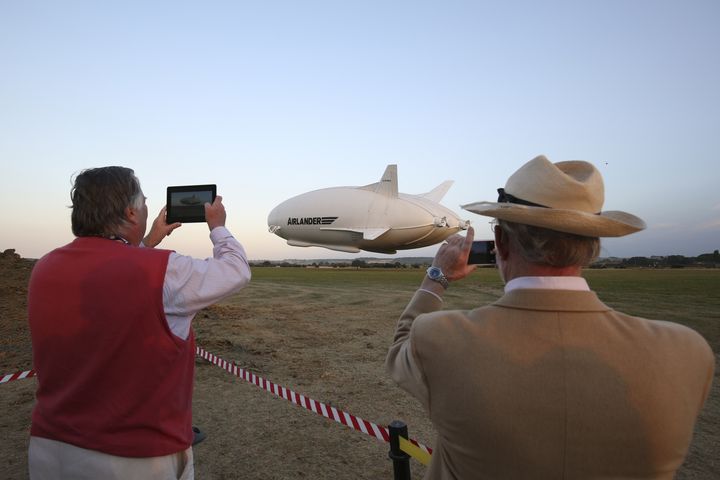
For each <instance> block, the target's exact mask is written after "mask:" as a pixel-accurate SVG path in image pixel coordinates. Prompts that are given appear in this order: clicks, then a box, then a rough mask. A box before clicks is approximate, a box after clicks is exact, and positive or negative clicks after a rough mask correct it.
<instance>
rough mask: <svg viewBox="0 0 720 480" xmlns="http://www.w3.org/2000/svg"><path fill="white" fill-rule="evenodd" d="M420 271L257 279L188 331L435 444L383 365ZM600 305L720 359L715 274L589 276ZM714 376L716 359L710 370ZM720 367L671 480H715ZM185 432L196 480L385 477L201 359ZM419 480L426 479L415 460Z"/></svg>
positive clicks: (468, 282)
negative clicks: (201, 437) (693, 337)
mask: <svg viewBox="0 0 720 480" xmlns="http://www.w3.org/2000/svg"><path fill="white" fill-rule="evenodd" d="M30 268H31V264H30V263H29V262H26V261H12V262H7V263H3V262H0V305H1V306H2V310H3V315H2V316H0V373H2V372H15V371H20V370H25V369H27V368H30V366H31V361H32V358H31V347H30V338H29V332H28V331H27V316H26V303H25V298H26V293H27V290H26V286H27V279H28V276H29V272H30ZM423 275H424V270H422V269H384V268H383V269H351V268H347V269H325V268H275V267H255V268H253V279H252V282H251V283H250V285H249V286H248V287H247V288H245V289H243V290H242V291H241V292H239V293H238V294H236V295H233V296H231V297H229V298H227V299H225V300H224V301H222V302H221V303H220V304H218V305H214V306H211V307H209V308H207V309H205V310H204V311H202V312H200V313H199V314H198V315H197V317H196V319H195V321H194V329H195V332H196V337H197V343H198V345H200V346H202V347H204V348H205V349H207V350H208V351H210V352H212V353H215V354H217V355H219V356H220V357H222V358H223V359H225V360H228V361H231V362H235V363H236V364H238V365H239V366H241V367H243V368H245V369H247V370H249V371H251V372H253V373H255V374H258V375H260V376H262V377H264V378H266V379H268V380H271V381H273V382H276V383H278V384H280V385H282V386H285V387H287V388H291V389H293V390H295V391H297V392H299V393H302V394H305V395H307V396H308V397H310V398H313V399H316V400H318V401H322V402H325V403H328V404H332V405H333V406H336V407H338V408H340V409H342V410H344V411H347V412H349V413H351V414H354V415H357V416H359V417H362V418H364V419H366V420H369V421H372V422H375V423H378V424H380V425H386V424H388V423H389V422H390V421H392V420H395V419H401V420H404V421H406V422H407V423H408V425H409V427H410V435H411V436H412V437H414V438H416V439H417V440H419V441H421V442H423V443H425V444H427V445H432V443H433V442H434V436H435V433H434V431H433V428H432V425H431V424H430V422H429V419H428V418H427V414H426V412H424V411H423V410H422V407H421V406H420V404H419V403H418V402H417V401H416V400H414V399H413V398H412V397H410V396H409V395H407V394H406V393H405V392H404V391H402V390H400V389H399V387H397V386H396V385H395V383H394V382H393V381H392V380H391V379H390V378H388V376H387V374H386V372H385V370H384V366H383V361H384V359H385V356H386V354H387V348H388V346H389V345H390V343H391V341H392V337H393V332H394V327H395V323H396V322H397V318H398V316H399V315H400V312H401V311H402V309H403V308H404V306H405V305H406V303H407V302H408V300H409V299H410V297H411V296H412V294H413V292H414V291H415V289H416V288H417V286H418V285H419V284H420V281H421V280H422V278H423ZM585 277H586V278H587V279H588V281H589V283H590V285H591V287H592V288H593V289H594V290H595V291H597V292H598V294H599V296H600V298H601V299H602V300H603V301H605V303H607V304H608V305H610V306H612V307H614V308H616V309H618V310H621V311H624V312H627V313H630V314H634V315H640V316H644V317H646V318H653V319H662V320H670V321H675V322H678V323H682V324H685V325H688V326H690V327H692V328H694V329H695V330H697V331H698V332H699V333H700V334H702V335H703V336H704V337H705V338H706V339H707V340H708V342H709V343H710V345H711V346H712V348H713V350H714V351H715V353H716V359H717V358H719V357H718V353H720V294H719V293H718V292H720V270H691V269H674V270H630V269H627V270H610V269H608V270H587V271H586V272H585ZM502 292H503V284H502V282H501V281H500V278H499V275H498V272H497V271H496V270H494V269H479V270H477V271H475V272H474V273H473V274H472V275H470V276H469V277H468V278H466V279H464V280H462V281H459V282H454V283H453V284H452V285H451V287H450V289H449V290H448V291H447V293H446V295H445V303H444V308H447V309H453V308H458V309H466V308H474V307H476V306H479V305H482V304H485V303H488V302H492V301H493V300H495V299H496V298H498V297H499V296H501V295H502ZM716 364H717V361H716ZM718 375H720V368H718V366H716V376H715V382H714V385H713V389H712V391H711V393H710V398H709V399H708V402H707V404H706V406H705V409H704V410H703V412H702V414H701V416H700V418H699V420H698V423H697V426H696V430H695V436H694V438H693V443H692V445H691V447H690V452H689V454H688V457H687V459H686V461H685V463H684V464H683V466H682V468H681V469H680V470H679V471H678V474H677V477H676V478H677V479H679V480H697V479H702V480H704V479H715V478H720V435H719V433H718V427H717V426H718V425H720V378H718ZM35 385H36V382H35V380H33V379H28V380H22V381H16V382H10V383H8V384H3V385H2V386H0V410H2V411H5V412H13V413H12V415H6V416H4V417H2V420H0V432H2V434H3V436H4V438H5V442H4V446H3V448H2V449H0V471H2V472H3V473H2V475H0V477H2V478H7V479H10V480H15V479H17V480H20V479H24V478H27V473H26V458H27V456H26V451H27V440H28V429H29V422H30V420H29V419H30V410H31V408H32V405H33V398H34V389H35ZM193 402H194V406H193V422H194V423H195V424H197V425H199V426H201V427H202V428H203V429H204V431H206V432H207V433H208V439H207V440H206V441H205V442H203V443H202V444H200V445H199V446H198V447H197V448H196V456H195V465H196V478H207V479H225V478H228V479H229V478H239V477H242V478H245V479H250V480H255V479H257V480H260V479H262V480H267V479H278V480H280V479H282V480H285V479H294V478H313V479H318V480H337V479H353V480H356V479H360V480H375V479H386V478H388V479H389V478H392V466H391V465H390V464H389V460H388V458H387V445H386V444H383V443H382V442H378V441H376V440H373V439H370V438H368V437H367V436H364V435H361V434H358V433H354V432H351V431H349V430H348V429H347V427H343V426H340V425H337V424H335V423H334V422H331V421H328V420H325V419H322V418H318V417H317V416H316V415H314V414H308V413H307V412H303V411H302V409H300V408H298V407H296V406H293V405H291V404H289V403H288V402H285V401H284V400H278V399H277V398H275V397H273V396H272V395H270V394H269V393H267V392H265V391H263V390H261V389H258V388H256V387H254V386H252V385H248V384H247V383H245V382H242V381H240V380H238V379H237V378H235V377H233V376H231V375H228V374H227V373H226V372H224V371H223V370H221V369H218V368H217V367H215V366H213V365H211V364H209V363H208V362H205V361H204V360H201V359H198V360H197V361H196V371H195V392H194V398H193ZM412 472H413V478H414V479H419V478H422V475H423V473H424V472H425V468H424V467H423V466H422V465H420V464H419V463H417V462H414V461H413V462H412Z"/></svg>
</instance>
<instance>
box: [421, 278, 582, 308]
mask: <svg viewBox="0 0 720 480" xmlns="http://www.w3.org/2000/svg"><path fill="white" fill-rule="evenodd" d="M533 288H534V289H542V290H578V291H590V286H589V285H588V283H587V281H586V280H585V279H584V278H583V277H517V278H513V279H512V280H510V281H509V282H508V283H507V284H506V285H505V293H508V292H510V291H512V290H516V289H533ZM418 290H422V291H423V292H425V293H429V294H430V295H432V296H434V297H435V298H437V299H438V300H440V301H441V302H442V301H443V299H442V297H441V296H440V295H438V294H437V293H435V292H431V291H430V290H426V289H424V288H420V289H418Z"/></svg>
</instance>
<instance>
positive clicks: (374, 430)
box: [0, 346, 432, 454]
mask: <svg viewBox="0 0 720 480" xmlns="http://www.w3.org/2000/svg"><path fill="white" fill-rule="evenodd" d="M195 353H196V354H197V356H199V357H201V358H203V359H205V360H207V361H208V362H210V363H212V364H213V365H216V366H218V367H220V368H222V369H223V370H225V371H227V372H229V373H232V374H233V375H235V376H236V377H240V378H242V379H243V380H245V381H246V382H250V383H252V384H254V385H256V386H258V387H260V388H262V389H263V390H267V391H268V392H270V393H272V394H273V395H275V396H277V397H279V398H283V399H285V400H287V401H289V402H292V403H294V404H295V405H298V406H300V407H303V408H305V409H306V410H310V411H311V412H314V413H317V414H318V415H320V416H323V417H325V418H329V419H330V420H334V421H336V422H337V423H340V424H342V425H345V426H346V427H349V428H352V429H354V430H356V431H358V432H362V433H364V434H366V435H369V436H371V437H375V438H377V439H378V440H382V441H384V442H389V441H390V434H389V433H388V429H387V427H382V426H379V425H377V424H375V423H373V422H368V421H367V420H363V419H362V418H360V417H356V416H355V415H351V414H349V413H347V412H343V411H342V410H338V409H336V408H335V407H332V406H327V405H325V404H324V403H322V402H318V401H317V400H313V399H312V398H308V397H306V396H305V395H300V394H298V393H295V392H293V391H292V390H289V389H287V388H285V387H283V386H280V385H278V384H276V383H273V382H271V381H269V380H265V379H264V378H262V377H259V376H257V375H255V374H254V373H251V372H248V371H247V370H245V369H243V368H240V367H238V366H237V365H235V364H234V363H228V362H227V361H225V360H223V359H222V358H220V357H218V356H216V355H213V354H212V353H210V352H208V351H207V350H205V349H204V348H202V347H197V346H196V347H195ZM35 375H36V373H35V370H26V371H24V372H16V373H9V374H7V375H3V376H2V378H0V384H1V383H7V382H11V381H13V380H22V379H23V378H30V377H34V376H35ZM410 442H411V443H412V444H413V445H415V446H416V447H418V448H420V449H421V450H423V451H424V452H426V453H428V454H432V449H431V448H429V447H426V446H425V445H423V444H421V443H419V442H417V441H416V440H413V439H410Z"/></svg>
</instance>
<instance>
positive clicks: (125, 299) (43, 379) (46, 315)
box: [28, 237, 195, 457]
mask: <svg viewBox="0 0 720 480" xmlns="http://www.w3.org/2000/svg"><path fill="white" fill-rule="evenodd" d="M169 255H170V251H169V250H155V249H151V248H138V247H133V246H130V245H125V244H122V243H119V242H115V241H111V240H106V239H103V238H97V237H80V238H77V239H75V240H74V241H73V242H72V243H70V244H68V245H66V246H64V247H61V248H58V249H56V250H54V251H52V252H50V253H49V254H47V255H46V256H44V257H43V258H42V259H40V260H39V261H38V262H37V264H36V265H35V268H34V269H33V272H32V275H31V277H30V285H29V288H28V319H29V322H30V333H31V336H32V347H33V362H34V368H35V370H36V371H37V376H38V388H37V393H36V397H37V402H36V405H35V408H34V410H33V414H32V427H31V430H30V432H31V435H34V436H38V437H44V438H49V439H53V440H58V441H61V442H65V443H70V444H72V445H76V446H78V447H82V448H87V449H90V450H97V451H101V452H105V453H109V454H112V455H118V456H123V457H155V456H161V455H168V454H171V453H175V452H178V451H181V450H184V449H186V448H188V447H189V446H190V443H191V441H192V425H191V422H192V389H193V374H194V368H195V363H194V356H195V340H194V336H193V332H192V329H191V331H190V336H189V337H188V339H187V340H182V339H180V338H178V337H176V336H175V335H173V333H172V332H171V331H170V329H169V328H168V325H167V321H166V319H165V312H164V310H163V300H162V296H163V282H164V278H165V270H166V267H167V262H168V257H169Z"/></svg>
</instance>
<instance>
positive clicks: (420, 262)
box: [250, 250, 720, 269]
mask: <svg viewBox="0 0 720 480" xmlns="http://www.w3.org/2000/svg"><path fill="white" fill-rule="evenodd" d="M430 263H432V257H411V258H398V259H388V260H385V259H377V260H375V259H372V258H362V259H360V258H358V259H354V260H283V261H270V260H256V261H251V262H250V266H251V267H294V268H349V267H350V268H388V269H403V268H427V267H428V266H429V265H430ZM481 267H489V268H493V266H492V265H482V266H481ZM685 267H695V268H720V252H719V251H718V250H715V251H714V252H713V253H703V254H702V255H698V256H697V257H685V256H683V255H668V256H664V257H661V256H653V257H630V258H617V257H611V258H599V259H598V260H596V261H595V262H594V263H593V264H592V265H590V268H685Z"/></svg>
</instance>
